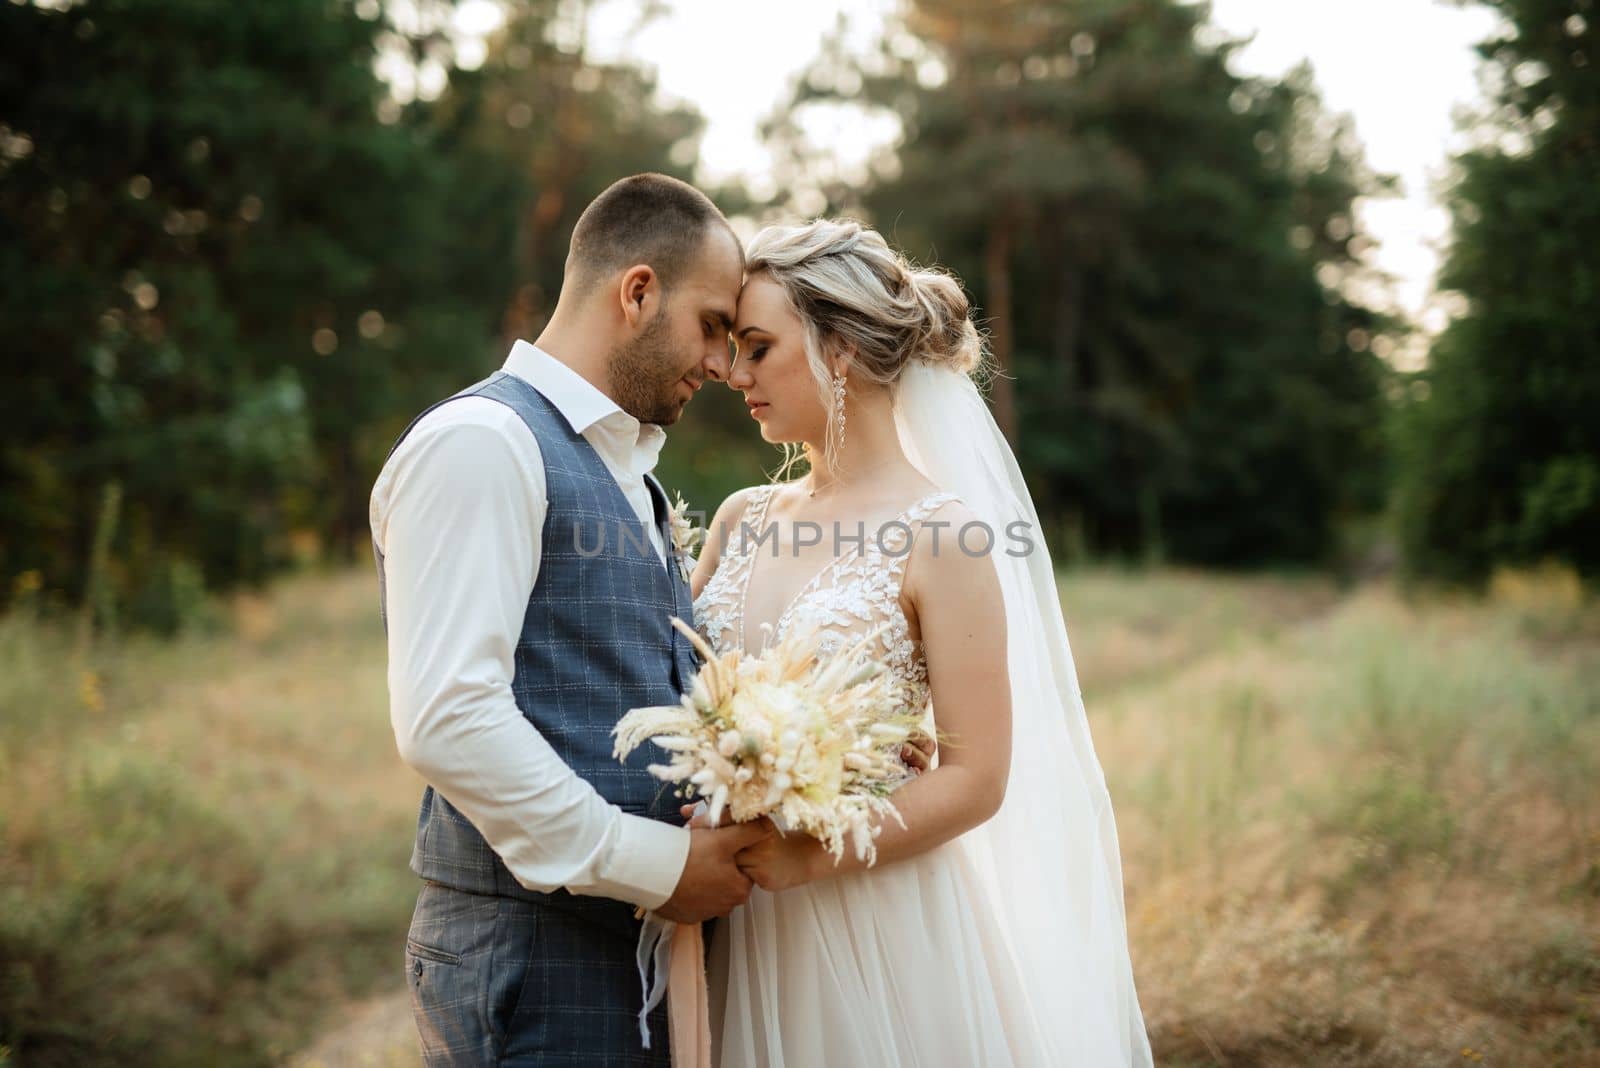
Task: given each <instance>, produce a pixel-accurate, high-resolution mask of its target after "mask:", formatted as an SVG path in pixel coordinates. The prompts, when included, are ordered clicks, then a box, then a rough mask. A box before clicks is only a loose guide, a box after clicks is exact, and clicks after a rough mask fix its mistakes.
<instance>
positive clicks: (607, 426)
mask: <svg viewBox="0 0 1600 1068" xmlns="http://www.w3.org/2000/svg"><path fill="white" fill-rule="evenodd" d="M503 369H504V370H505V371H506V372H507V373H509V374H514V375H516V376H517V377H518V378H520V379H522V380H523V381H525V382H527V383H528V384H529V385H531V386H532V387H533V388H534V389H537V390H538V391H539V392H540V393H541V394H543V395H544V397H545V399H546V400H548V401H549V402H550V403H551V404H553V405H555V408H556V410H557V411H559V412H560V413H561V415H562V417H563V418H565V419H566V421H567V423H568V425H570V426H571V427H572V430H573V433H576V434H583V435H584V436H585V437H590V436H591V435H590V428H592V427H595V426H596V424H599V426H598V429H599V431H600V432H601V434H600V436H601V437H602V438H603V439H604V440H606V441H608V442H611V443H614V444H615V445H616V446H617V447H618V449H619V450H620V451H621V452H622V455H621V456H619V457H618V458H619V459H624V460H625V461H627V462H628V463H629V467H630V468H631V469H632V470H633V472H634V473H635V474H639V475H643V474H644V473H645V472H647V471H650V470H652V469H653V468H654V467H655V465H656V460H657V459H658V458H659V457H660V455H661V447H662V446H663V445H665V444H666V440H667V432H666V431H665V430H663V429H662V428H661V427H660V426H658V425H656V424H655V423H641V422H639V420H637V419H635V418H634V417H633V416H631V415H629V414H628V413H627V412H625V411H623V410H622V409H621V408H620V407H619V406H618V405H617V402H616V401H614V400H612V399H611V398H610V397H608V396H606V395H605V394H604V393H603V392H601V390H600V389H599V388H598V387H597V386H595V384H594V383H592V382H590V381H589V380H588V379H586V378H584V377H583V376H582V375H580V374H579V373H578V372H576V371H574V370H573V369H572V368H570V367H568V366H567V365H566V364H564V363H562V362H561V361H560V360H558V359H556V358H555V357H554V356H552V355H550V354H549V353H548V352H546V351H544V350H543V349H541V348H539V347H538V346H537V345H532V344H529V343H528V342H526V341H520V340H519V341H518V342H517V343H516V344H514V345H512V346H511V354H510V355H509V356H507V357H506V362H505V365H504V368H503Z"/></svg>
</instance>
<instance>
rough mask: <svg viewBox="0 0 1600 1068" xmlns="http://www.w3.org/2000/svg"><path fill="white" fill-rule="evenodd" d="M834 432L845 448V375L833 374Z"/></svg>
mask: <svg viewBox="0 0 1600 1068" xmlns="http://www.w3.org/2000/svg"><path fill="white" fill-rule="evenodd" d="M833 434H834V437H835V438H836V439H837V441H838V445H837V448H839V449H840V450H843V449H844V375H834V376H833Z"/></svg>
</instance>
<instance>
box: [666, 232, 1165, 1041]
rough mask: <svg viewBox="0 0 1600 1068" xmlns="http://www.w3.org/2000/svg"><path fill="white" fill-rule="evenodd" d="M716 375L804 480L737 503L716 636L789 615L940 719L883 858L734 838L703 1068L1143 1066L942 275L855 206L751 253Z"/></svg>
mask: <svg viewBox="0 0 1600 1068" xmlns="http://www.w3.org/2000/svg"><path fill="white" fill-rule="evenodd" d="M747 271H748V277H747V281H746V284H745V287H744V291H743V294H742V296H741V298H740V302H739V311H738V320H737V322H736V323H735V324H734V338H735V341H736V343H737V346H738V355H737V358H736V361H735V363H734V367H733V369H732V372H731V375H730V378H729V385H730V386H732V387H733V388H735V389H737V390H739V391H740V392H741V393H743V394H744V398H745V401H746V403H747V404H748V405H749V407H750V414H751V416H752V417H753V418H754V419H755V420H756V421H757V422H758V423H759V424H760V427H761V436H762V438H763V439H765V440H766V441H769V442H775V443H784V444H785V445H786V447H787V448H788V449H789V450H790V452H791V456H790V458H791V460H794V459H798V457H799V453H798V452H796V451H794V450H795V449H796V448H797V447H798V448H800V449H803V453H804V455H805V457H806V458H807V459H808V460H809V467H810V470H809V473H808V474H807V475H806V476H805V477H804V478H802V479H799V480H796V481H787V482H776V483H770V484H766V485H761V486H755V487H751V488H748V489H744V490H741V491H739V492H738V493H735V494H734V495H732V496H731V497H729V498H728V500H727V501H725V502H724V503H723V504H722V506H721V507H720V508H719V509H718V510H717V513H716V516H715V518H714V519H713V520H712V523H711V526H710V530H709V535H708V537H707V544H706V547H705V550H704V551H703V553H702V554H701V557H700V559H699V562H698V565H697V567H696V569H695V573H694V576H693V589H694V591H695V605H694V608H695V619H696V622H697V626H699V627H700V628H701V631H702V633H703V635H704V636H705V638H706V640H707V641H708V642H709V643H710V644H711V645H712V647H713V648H714V649H716V651H717V652H718V653H722V652H726V651H728V650H730V649H734V648H742V649H745V650H747V651H749V652H752V653H754V652H757V651H759V650H760V649H761V648H762V647H763V646H764V645H765V644H767V643H769V642H773V641H775V640H777V639H779V638H782V637H783V636H784V635H786V634H788V633H791V632H793V631H795V630H796V629H797V628H804V629H808V630H809V629H812V628H816V629H818V630H820V631H821V633H822V635H823V638H822V641H823V645H822V649H823V652H824V653H825V654H826V653H830V652H838V651H840V650H842V649H844V648H847V647H848V646H850V645H853V644H854V637H853V636H859V635H861V634H863V633H865V632H867V631H869V630H872V629H874V628H876V627H880V626H886V628H887V629H886V630H885V631H884V633H883V635H882V637H881V638H880V639H879V640H880V643H881V647H880V649H879V655H880V656H881V658H882V659H883V660H884V662H885V663H887V664H888V666H889V668H890V670H892V671H893V672H894V673H895V674H896V676H897V677H898V679H899V681H900V682H901V684H902V686H903V687H904V689H903V692H904V694H905V698H906V700H907V701H908V702H909V703H910V704H911V706H912V707H913V708H915V709H918V710H922V711H924V712H925V714H926V715H927V717H928V718H929V720H930V723H931V725H933V726H936V728H937V730H938V732H939V737H940V738H941V746H940V751H939V754H938V758H937V760H936V761H935V765H934V767H933V768H932V770H930V771H928V772H926V773H925V774H923V775H921V776H920V777H917V778H913V779H910V780H909V781H908V782H907V783H906V784H905V785H903V786H902V787H900V788H899V789H898V790H897V791H896V792H895V794H894V801H895V805H896V807H897V809H898V810H899V812H900V814H901V816H902V817H903V820H904V826H903V827H902V826H900V825H899V824H897V823H895V822H894V821H888V822H886V823H885V824H884V825H883V826H882V829H881V837H880V838H879V839H878V860H877V863H876V865H875V866H874V867H872V868H866V867H864V866H862V865H861V864H860V863H858V862H856V861H855V860H854V857H853V856H852V855H851V854H850V853H849V852H847V854H846V857H845V859H844V860H843V861H842V862H841V863H839V864H838V865H837V866H836V865H835V864H834V863H833V861H832V859H831V858H830V857H828V856H827V855H826V854H825V853H824V852H823V850H822V848H821V846H820V845H819V844H818V843H817V842H816V841H815V840H813V839H811V838H809V837H806V836H802V835H788V836H786V837H772V838H769V839H767V840H765V841H764V842H762V843H760V844H758V845H756V846H753V847H751V848H750V849H748V850H746V851H745V852H744V853H742V854H740V857H739V863H740V866H741V868H743V869H744V870H745V871H746V872H747V874H749V875H750V877H751V878H752V879H753V880H754V881H755V883H756V884H757V889H755V890H754V891H753V892H752V893H751V896H750V899H749V901H748V903H747V904H746V905H744V906H743V907H741V908H739V909H737V910H735V911H734V912H733V913H732V914H731V915H730V916H729V917H728V918H727V919H725V920H723V921H721V922H719V923H718V924H717V925H716V926H715V929H714V931H713V933H712V938H711V946H710V962H709V975H710V985H711V1034H712V1042H713V1045H714V1047H715V1050H716V1055H717V1060H718V1062H719V1063H720V1064H722V1065H724V1066H727V1068H733V1066H741V1068H742V1066H747V1065H748V1066H755V1065H763V1066H788V1068H809V1066H812V1065H874V1066H876V1065H905V1066H910V1065H957V1064H959V1065H983V1066H994V1065H1051V1066H1055V1065H1062V1066H1085V1068H1100V1066H1111V1065H1115V1066H1124V1065H1148V1064H1150V1063H1151V1054H1150V1046H1149V1043H1148V1040H1147V1039H1146V1036H1145V1029H1144V1022H1143V1017H1142V1014H1141V1012H1140V1009H1139V1004H1138V999H1137V996H1136V993H1135V990H1134V984H1133V975H1132V969H1131V966H1130V964H1129V958H1128V949H1127V933H1126V924H1125V920H1124V915H1123V904H1122V885H1121V863H1120V859H1119V854H1118V847H1117V838H1116V828H1115V824H1114V822H1113V818H1112V811H1111V804H1110V799H1109V796H1108V794H1107V792H1106V787H1105V782H1104V779H1103V776H1102V774H1101V770H1100V766H1099V762H1098V760H1097V758H1096V757H1095V753H1094V748H1093V744H1092V742H1091V740H1090V736H1089V731H1088V726H1087V722H1086V720H1085V716H1084V711H1083V703H1082V700H1081V698H1080V696H1079V692H1078V685H1077V675H1076V669H1075V668H1074V666H1073V662H1072V654H1071V650H1070V648H1069V646H1068V642H1067V636H1066V630H1065V625H1064V623H1063V621H1062V616H1061V609H1060V604H1059V601H1058V599H1057V595H1056V591H1055V585H1054V575H1053V572H1052V569H1051V565H1050V558H1049V554H1048V552H1047V551H1046V550H1045V547H1044V545H1043V544H1042V542H1041V541H1040V540H1039V539H1038V516H1037V514H1036V512H1035V510H1034V507H1033V504H1032V500H1031V498H1030V496H1029V494H1028V490H1027V486H1026V484H1025V483H1024V482H1023V480H1022V477H1021V474H1020V472H1019V471H1018V469H1017V466H1016V461H1015V459H1014V457H1013V456H1012V453H1011V450H1010V448H1009V447H1008V446H1007V444H1006V443H1005V440H1004V438H1003V437H1002V436H1001V435H1000V433H999V431H998V429H997V428H996V426H995V424H994V421H993V419H992V417H991V416H990V415H989V412H988V409H987V407H986V406H985V405H984V403H983V400H982V398H981V397H980V396H979V394H978V392H977V390H976V388H975V386H974V384H973V382H972V379H971V377H970V376H971V374H972V373H973V372H974V371H976V370H978V369H979V366H980V364H981V362H982V349H981V344H980V339H979V336H978V333H977V330H976V329H975V327H974V326H973V324H972V322H971V319H970V317H969V310H968V302H967V298H966V296H965V295H964V294H963V292H962V290H961V287H960V286H959V285H958V284H957V283H956V282H955V281H954V280H953V279H951V278H950V277H949V276H947V275H945V274H942V273H939V272H936V271H917V270H913V269H912V268H911V267H909V266H908V265H907V264H906V262H905V261H904V260H903V259H901V258H900V257H899V256H898V255H897V254H896V253H895V252H894V251H893V250H891V249H890V248H889V246H888V245H887V244H886V243H885V242H884V240H883V238H882V237H881V236H880V235H879V234H877V233H876V232H874V231H872V230H870V229H865V228H863V227H861V226H859V225H858V224H856V223H852V222H834V221H826V220H823V221H818V222H814V223H811V224H810V225H807V226H801V227H770V228H768V229H766V230H763V231H762V232H761V233H760V234H758V235H757V236H756V238H755V239H754V241H753V242H752V243H751V245H750V248H749V251H748V263H747Z"/></svg>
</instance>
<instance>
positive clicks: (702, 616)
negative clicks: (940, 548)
mask: <svg viewBox="0 0 1600 1068" xmlns="http://www.w3.org/2000/svg"><path fill="white" fill-rule="evenodd" d="M778 488H779V487H778V486H777V485H776V484H769V485H765V486H761V487H759V488H758V489H757V490H756V491H755V492H754V493H753V494H752V495H751V499H750V502H749V504H748V505H747V507H746V508H745V514H744V516H743V518H741V519H740V521H739V524H740V525H739V528H737V529H734V530H731V531H729V532H728V539H727V544H726V545H725V546H724V547H723V551H722V556H721V558H720V559H719V560H718V561H717V570H716V571H715V572H713V573H712V575H711V578H710V579H709V580H708V581H707V582H706V585H705V589H703V590H702V591H701V592H700V596H699V597H697V598H696V599H695V602H694V619H695V627H696V628H697V629H698V630H699V631H700V634H701V636H703V637H704V638H705V639H706V641H707V643H709V644H710V646H711V648H712V649H714V650H715V651H716V652H717V653H718V655H721V654H723V653H726V652H728V651H729V650H731V649H743V648H747V647H748V648H749V649H750V651H751V652H760V651H761V650H762V649H763V648H765V647H766V645H767V644H769V643H771V642H776V641H781V640H782V639H783V638H784V637H785V636H786V635H787V634H788V633H789V632H790V631H791V630H795V629H796V628H799V629H800V630H802V631H803V630H809V629H811V628H813V627H815V628H817V629H818V630H819V631H820V633H821V641H820V643H819V649H820V651H821V654H822V655H823V656H824V657H828V656H834V655H838V654H840V653H843V652H845V651H847V650H849V649H850V648H851V647H852V646H854V645H855V644H856V643H857V642H858V641H860V639H861V637H862V636H863V635H865V634H866V633H867V632H868V631H870V630H871V629H873V628H874V627H877V626H879V625H881V624H885V623H886V624H888V629H887V630H886V631H885V632H884V634H883V635H882V637H881V638H880V639H879V648H878V649H877V650H876V653H877V655H878V656H879V657H880V658H881V659H882V660H883V661H884V663H885V664H887V665H888V667H889V670H890V671H891V672H892V673H893V674H894V675H895V676H896V677H897V679H898V681H899V683H900V685H901V687H902V692H903V693H904V694H905V697H906V705H907V707H908V708H910V709H914V710H922V709H925V708H926V706H927V703H928V696H929V688H928V664H927V661H926V659H924V657H923V653H922V643H921V642H919V641H913V640H912V638H911V624H910V622H909V621H908V620H907V619H906V616H905V613H904V612H903V611H901V609H900V587H901V583H902V581H903V578H904V573H905V565H906V560H907V559H908V558H909V556H910V553H909V551H908V548H907V547H908V545H909V541H908V539H909V538H915V536H916V532H917V530H918V529H919V528H920V526H921V524H922V522H923V521H924V520H926V519H927V518H928V517H929V516H931V515H932V514H933V513H934V512H936V511H937V510H938V509H939V508H941V507H943V506H944V505H945V504H947V503H948V502H950V501H953V500H956V499H957V498H956V496H955V495H954V494H951V493H932V494H929V495H928V496H926V497H923V498H922V499H921V500H919V501H917V502H916V503H915V504H913V505H912V506H911V507H910V508H907V509H906V510H905V511H903V512H901V513H900V514H899V515H898V516H896V517H895V519H894V520H891V521H890V522H888V523H885V524H884V525H883V526H882V527H881V528H879V530H878V531H871V530H867V531H866V537H865V539H864V541H863V544H862V545H860V546H857V545H856V544H855V540H854V535H853V534H851V535H850V537H849V539H848V540H847V541H843V540H842V543H843V544H846V545H848V548H846V549H845V551H844V552H842V553H841V554H840V555H838V556H836V557H835V558H834V559H832V560H830V561H829V562H828V563H827V564H825V565H824V566H823V568H822V569H821V570H820V571H818V572H817V573H816V574H815V575H813V576H812V578H811V580H810V581H808V582H807V583H806V584H805V585H804V586H802V587H801V588H800V592H799V593H797V594H796V595H795V596H794V597H793V599H792V600H791V601H790V602H789V605H788V607H786V608H785V609H784V610H783V612H782V614H780V615H779V616H778V620H777V623H776V624H775V625H774V626H773V628H772V633H771V634H768V635H765V636H764V638H763V639H762V640H760V641H750V640H747V638H746V636H745V624H744V607H745V601H746V597H747V595H748V592H749V587H750V574H751V571H752V570H753V569H754V566H755V559H756V556H757V555H758V554H763V553H764V554H765V555H766V556H767V557H768V558H773V557H774V555H775V550H776V548H777V543H775V542H773V541H771V540H767V541H763V540H761V533H762V531H763V530H764V528H765V527H766V520H767V507H768V505H770V504H771V503H772V498H773V496H774V495H775V494H776V492H777V490H778ZM847 533H848V532H847ZM880 538H881V544H880Z"/></svg>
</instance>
